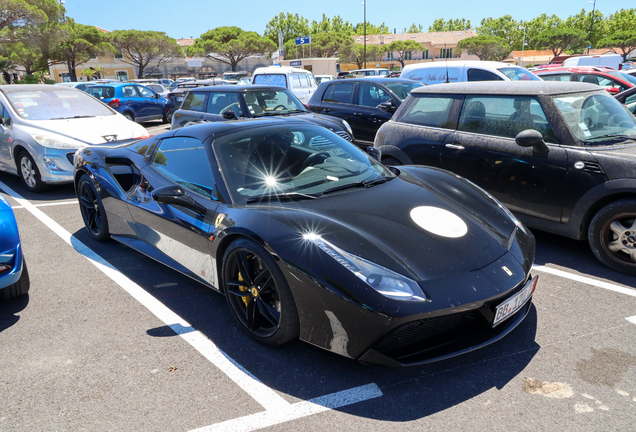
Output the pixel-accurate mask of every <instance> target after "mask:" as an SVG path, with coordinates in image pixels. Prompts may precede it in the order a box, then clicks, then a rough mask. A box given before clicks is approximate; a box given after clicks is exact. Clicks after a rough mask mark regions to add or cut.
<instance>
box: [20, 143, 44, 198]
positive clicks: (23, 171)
mask: <svg viewBox="0 0 636 432" xmlns="http://www.w3.org/2000/svg"><path fill="white" fill-rule="evenodd" d="M18 169H19V170H20V179H21V180H22V184H24V186H26V188H27V189H28V190H30V191H31V192H42V191H44V190H46V189H47V188H48V185H47V184H46V183H44V182H43V181H42V176H41V175H40V170H39V169H38V166H37V165H36V164H35V161H34V160H33V158H32V157H31V155H30V154H29V152H28V151H26V150H22V151H21V152H20V154H19V155H18Z"/></svg>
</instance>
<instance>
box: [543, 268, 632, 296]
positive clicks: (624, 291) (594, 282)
mask: <svg viewBox="0 0 636 432" xmlns="http://www.w3.org/2000/svg"><path fill="white" fill-rule="evenodd" d="M532 268H533V269H534V270H539V271H542V272H545V273H550V274H553V275H555V276H560V277H563V278H566V279H571V280H574V281H577V282H581V283H584V284H587V285H593V286H595V287H598V288H603V289H606V290H610V291H614V292H617V293H621V294H626V295H628V296H632V297H636V290H634V289H630V288H625V287H622V286H620V285H614V284H610V283H607V282H603V281H600V280H596V279H592V278H588V277H585V276H579V275H575V274H572V273H567V272H564V271H562V270H557V269H553V268H550V267H546V266H541V265H535V266H532Z"/></svg>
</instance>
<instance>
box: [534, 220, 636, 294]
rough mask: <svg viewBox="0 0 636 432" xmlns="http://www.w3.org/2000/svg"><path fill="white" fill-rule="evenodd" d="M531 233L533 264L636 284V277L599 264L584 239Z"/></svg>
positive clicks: (626, 283) (630, 284)
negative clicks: (533, 241)
mask: <svg viewBox="0 0 636 432" xmlns="http://www.w3.org/2000/svg"><path fill="white" fill-rule="evenodd" d="M532 233H533V234H534V235H535V238H536V240H537V252H536V256H535V260H534V263H535V264H537V265H545V266H551V267H555V266H556V268H562V269H563V270H564V271H567V272H570V273H572V271H573V270H574V272H578V273H580V274H581V275H582V276H590V277H594V278H599V279H603V280H604V281H606V282H610V283H611V282H614V283H617V284H621V285H625V286H628V287H634V286H635V285H636V277H634V276H630V275H626V274H623V273H618V272H616V271H614V270H611V269H609V268H608V267H605V266H604V265H603V264H601V262H600V261H599V260H597V259H596V257H595V256H594V254H593V253H592V250H591V249H590V245H589V244H588V243H587V242H586V241H578V240H573V239H569V238H566V237H562V236H559V235H556V234H550V233H546V232H543V231H538V230H532Z"/></svg>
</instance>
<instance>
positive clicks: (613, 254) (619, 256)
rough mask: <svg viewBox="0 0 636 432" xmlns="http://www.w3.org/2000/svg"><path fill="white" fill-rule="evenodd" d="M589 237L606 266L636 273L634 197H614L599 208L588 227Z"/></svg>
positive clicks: (635, 204) (635, 201) (635, 205)
mask: <svg viewBox="0 0 636 432" xmlns="http://www.w3.org/2000/svg"><path fill="white" fill-rule="evenodd" d="M588 241H589V243H590V247H591V248H592V252H593V253H594V255H595V256H596V258H598V260H599V261H600V262H602V263H603V264H605V265H606V266H607V267H609V268H611V269H613V270H616V271H618V272H621V273H626V274H631V275H636V200H633V199H625V200H620V201H615V202H613V203H611V204H608V205H607V206H605V207H603V208H602V209H601V210H599V212H598V213H596V215H595V216H594V218H593V219H592V223H591V224H590V227H589V229H588Z"/></svg>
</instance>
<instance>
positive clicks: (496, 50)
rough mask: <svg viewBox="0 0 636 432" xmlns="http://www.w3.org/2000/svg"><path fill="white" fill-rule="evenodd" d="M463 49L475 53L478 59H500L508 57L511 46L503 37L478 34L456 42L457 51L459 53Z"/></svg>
mask: <svg viewBox="0 0 636 432" xmlns="http://www.w3.org/2000/svg"><path fill="white" fill-rule="evenodd" d="M464 51H467V52H468V53H469V54H474V55H476V56H477V57H479V59H480V60H497V61H501V60H503V59H505V58H506V57H508V54H510V52H511V51H512V48H511V47H510V44H509V42H508V41H507V40H505V39H504V38H501V37H497V36H491V35H479V36H473V37H469V38H466V39H462V40H460V41H459V42H458V43H457V52H458V53H460V54H461V53H462V52H464Z"/></svg>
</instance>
